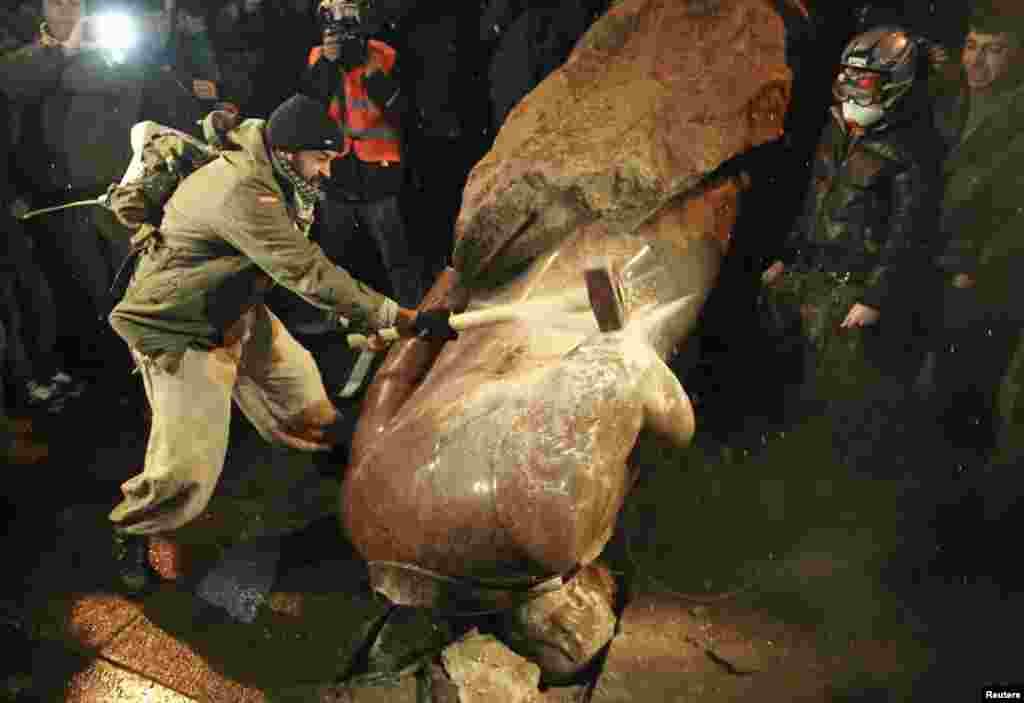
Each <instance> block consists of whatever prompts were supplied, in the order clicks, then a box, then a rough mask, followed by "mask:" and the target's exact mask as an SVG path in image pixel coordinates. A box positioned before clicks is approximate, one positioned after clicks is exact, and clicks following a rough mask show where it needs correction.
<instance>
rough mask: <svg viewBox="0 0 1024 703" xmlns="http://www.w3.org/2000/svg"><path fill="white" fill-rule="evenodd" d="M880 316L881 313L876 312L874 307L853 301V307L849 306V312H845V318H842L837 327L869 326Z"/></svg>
mask: <svg viewBox="0 0 1024 703" xmlns="http://www.w3.org/2000/svg"><path fill="white" fill-rule="evenodd" d="M881 316H882V313H880V312H878V310H876V309H875V308H869V307H868V306H867V305H863V304H861V303H854V304H853V307H851V308H850V312H848V313H846V319H845V320H843V322H842V324H841V325H839V327H841V328H842V327H845V328H850V327H870V326H871V325H873V324H875V323H876V322H878V318H879V317H881Z"/></svg>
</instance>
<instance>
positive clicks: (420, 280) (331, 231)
mask: <svg viewBox="0 0 1024 703" xmlns="http://www.w3.org/2000/svg"><path fill="white" fill-rule="evenodd" d="M362 232H365V233H366V234H368V235H369V237H370V240H371V241H372V242H374V244H376V247H377V251H378V252H379V253H380V258H381V261H382V263H383V264H384V268H385V270H386V272H387V278H388V282H389V283H390V285H391V294H392V296H393V297H394V298H395V300H397V301H398V303H399V305H401V306H402V307H407V308H414V307H416V305H418V304H419V302H420V299H421V298H422V297H423V294H424V292H425V280H424V267H423V261H422V259H421V258H420V256H419V255H418V254H417V253H416V252H414V251H413V250H412V248H411V246H410V242H409V238H408V235H407V232H406V227H405V221H404V220H403V219H402V213H401V210H400V209H399V205H398V196H397V195H395V196H391V197H387V198H382V199H380V200H371V201H365V202H364V201H347V200H341V199H330V198H328V200H327V201H325V202H324V205H323V224H322V227H321V229H320V246H321V247H322V248H323V250H324V253H326V254H327V256H328V257H330V258H331V260H333V261H335V262H336V263H338V265H340V266H342V267H345V260H346V255H345V249H346V248H347V247H350V246H358V243H359V242H358V238H359V237H360V233H362ZM356 277H357V278H359V276H358V275H356Z"/></svg>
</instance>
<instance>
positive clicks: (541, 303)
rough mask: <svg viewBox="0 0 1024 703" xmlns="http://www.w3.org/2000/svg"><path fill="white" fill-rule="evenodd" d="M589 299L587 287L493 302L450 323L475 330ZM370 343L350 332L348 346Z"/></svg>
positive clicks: (391, 336)
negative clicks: (502, 302)
mask: <svg viewBox="0 0 1024 703" xmlns="http://www.w3.org/2000/svg"><path fill="white" fill-rule="evenodd" d="M588 303H589V301H588V299H587V295H586V290H582V289H581V290H573V291H570V292H569V293H566V294H563V295H559V296H555V297H547V298H539V299H537V300H531V301H524V302H522V303H507V304H505V305H494V306H492V307H489V308H484V309H483V310H474V311H472V312H464V313H461V314H459V315H452V316H451V319H449V320H448V324H450V325H451V326H452V329H453V330H455V331H456V332H461V331H462V330H468V329H473V328H474V327H484V326H485V325H495V324H498V323H499V322H511V321H513V320H519V319H522V318H523V316H524V315H525V313H526V311H527V310H530V309H534V310H536V309H538V308H548V307H550V308H552V309H553V310H576V309H580V308H582V307H586V306H587V305H588ZM378 334H379V335H380V336H381V337H383V338H384V340H385V341H388V342H393V341H395V340H396V339H398V337H399V334H398V330H396V329H395V328H394V327H387V328H385V329H382V330H380V331H379V332H378ZM366 343H367V337H366V336H365V335H362V334H350V335H348V345H349V347H351V348H352V349H365V348H366Z"/></svg>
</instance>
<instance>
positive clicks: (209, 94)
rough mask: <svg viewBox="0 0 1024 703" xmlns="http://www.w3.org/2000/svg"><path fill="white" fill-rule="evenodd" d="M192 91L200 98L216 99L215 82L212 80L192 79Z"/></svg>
mask: <svg viewBox="0 0 1024 703" xmlns="http://www.w3.org/2000/svg"><path fill="white" fill-rule="evenodd" d="M192 92H193V93H195V95H196V97H197V98H199V99H200V100H216V99H217V84H216V83H214V82H213V81H206V80H199V79H198V78H197V79H196V80H194V81H192Z"/></svg>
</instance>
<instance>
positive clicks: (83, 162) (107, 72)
mask: <svg viewBox="0 0 1024 703" xmlns="http://www.w3.org/2000/svg"><path fill="white" fill-rule="evenodd" d="M117 7H118V8H120V9H121V11H127V12H130V13H131V17H132V19H133V20H134V22H135V25H136V26H135V32H136V35H135V38H136V39H137V41H136V42H135V44H134V45H132V46H131V48H127V49H117V48H113V46H114V45H116V44H118V43H124V42H125V39H126V35H124V34H117V33H116V32H115V30H118V29H120V31H121V32H126V31H130V28H127V27H125V26H124V25H121V24H118V23H116V22H112V21H111V20H109V19H99V17H100V16H102V15H104V14H105V12H106V11H107V9H108V8H109V9H110V10H111V11H113V8H114V5H112V4H111V5H104V4H103V3H100V4H99V5H98V6H97V7H95V8H94V9H95V10H96V15H94V16H91V17H88V18H83V17H82V13H81V4H80V2H79V1H78V0H42V1H41V3H40V5H39V6H38V11H39V13H40V15H39V16H38V19H39V23H38V24H37V25H36V26H37V32H36V36H35V38H34V39H33V41H32V42H31V43H30V44H29V45H27V46H25V47H23V48H21V49H18V50H16V51H12V52H9V53H7V54H6V55H4V57H3V58H2V60H0V90H2V91H3V92H4V93H6V94H7V95H8V97H9V98H10V99H11V100H12V101H13V102H15V103H17V105H18V108H17V119H15V120H13V128H14V129H15V131H16V133H15V134H14V139H15V143H16V145H17V146H16V149H17V153H18V158H17V164H18V167H19V170H20V171H21V172H20V173H19V174H18V176H19V177H20V178H23V179H24V181H25V182H26V183H27V185H28V188H27V190H26V191H22V193H21V195H22V196H23V197H26V196H27V195H29V193H30V194H31V199H30V202H29V203H28V205H29V206H30V207H33V208H36V207H41V206H47V205H53V204H59V203H64V202H68V201H74V200H79V199H83V198H93V197H95V196H97V195H99V194H100V193H102V192H104V191H105V190H106V188H107V186H108V185H109V184H110V183H111V182H114V181H117V180H120V178H121V176H122V174H123V172H124V169H125V167H126V165H127V164H128V162H129V160H130V158H131V147H130V143H129V131H130V129H131V127H132V125H134V124H135V123H136V122H138V121H140V120H143V119H152V120H155V121H157V122H160V123H163V124H167V125H169V126H173V127H177V128H179V129H183V130H185V131H189V132H193V133H196V132H197V129H198V128H197V126H196V124H195V122H196V120H197V119H198V118H199V117H201V116H202V115H203V114H204V113H205V112H206V110H207V108H208V107H210V106H212V105H213V103H214V102H215V101H216V99H217V89H216V83H215V79H216V78H217V71H216V66H215V65H213V64H212V63H211V57H212V53H211V52H210V51H209V43H208V41H207V40H206V39H205V38H204V33H203V31H202V27H201V26H200V24H199V23H198V22H197V21H194V20H193V19H189V18H190V17H194V15H192V14H190V10H189V9H188V6H185V5H183V6H182V8H181V9H180V11H179V9H178V8H176V6H175V5H173V4H172V3H170V2H169V3H168V5H167V6H166V7H165V6H164V5H163V4H162V3H161V2H159V0H153V1H150V2H143V1H136V2H133V3H130V4H127V5H126V4H124V3H120V4H118V5H117ZM31 9H35V8H32V7H31V6H30V7H29V8H28V9H27V10H26V11H29V10H31ZM193 9H194V8H193ZM125 46H127V44H125ZM204 47H205V48H204ZM36 223H37V224H38V226H37V227H36V228H35V229H36V235H37V236H36V241H37V243H38V244H39V245H40V246H39V250H40V254H41V259H40V261H41V262H44V263H45V264H47V265H48V266H53V265H54V264H58V262H59V264H63V266H60V265H58V267H57V270H56V271H54V274H55V275H54V276H51V279H50V280H51V282H52V283H54V285H55V287H56V288H57V289H58V293H59V297H58V300H59V302H58V305H59V307H60V308H61V310H62V311H66V312H67V313H68V314H67V315H66V317H65V319H66V320H77V321H78V322H79V324H78V328H77V329H74V328H72V326H71V325H70V324H67V325H65V326H63V327H62V330H61V331H62V333H63V334H65V335H67V336H68V338H69V339H73V340H75V342H74V343H75V346H76V347H77V348H76V349H75V350H74V353H75V354H77V355H78V356H79V357H80V359H82V360H83V361H84V362H85V363H86V364H87V365H92V366H94V367H96V368H100V369H102V368H104V367H108V366H110V360H111V357H110V353H111V352H112V351H113V350H114V349H116V350H117V352H120V351H122V350H121V349H120V345H116V341H115V340H113V338H112V335H109V334H107V333H106V325H105V324H103V323H102V322H101V320H102V318H104V317H105V315H106V313H107V312H108V311H109V309H110V308H111V306H112V304H113V302H114V301H113V300H111V297H110V293H109V290H110V286H111V283H112V280H113V277H114V274H115V273H116V271H117V270H118V268H119V266H120V265H121V262H122V261H123V259H124V257H125V254H126V253H127V249H128V237H129V236H130V232H128V231H127V230H126V229H125V228H123V227H122V226H120V225H119V224H118V223H117V222H116V220H115V219H114V218H113V217H112V216H111V215H110V213H109V212H107V211H106V210H105V209H102V208H98V207H89V208H74V209H70V210H66V211H62V212H59V213H56V214H53V215H47V216H43V217H40V218H39V219H38V220H34V221H33V224H36ZM40 230H42V231H40ZM61 269H63V270H61ZM66 272H70V274H71V277H67V276H66ZM61 274H64V275H63V276H62V275H61ZM70 278H73V279H74V280H75V281H76V282H77V285H76V286H72V287H71V288H68V287H66V286H60V285H58V282H62V281H64V280H69V279H70ZM75 288H78V290H77V291H76V290H75ZM81 292H84V293H85V298H86V300H87V301H88V309H87V310H84V311H81V312H84V313H85V314H81V312H79V311H80V310H81V308H80V307H79V306H77V305H76V303H78V301H79V299H80V298H82V297H83V296H82V295H81ZM79 305H80V304H79ZM75 313H78V314H75ZM115 345H116V346H115ZM114 353H116V352H114Z"/></svg>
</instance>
